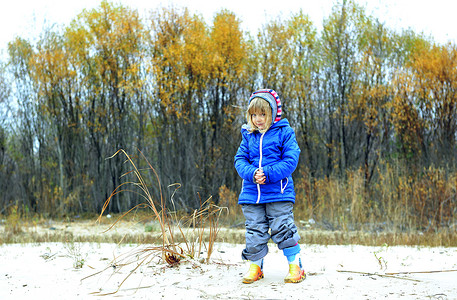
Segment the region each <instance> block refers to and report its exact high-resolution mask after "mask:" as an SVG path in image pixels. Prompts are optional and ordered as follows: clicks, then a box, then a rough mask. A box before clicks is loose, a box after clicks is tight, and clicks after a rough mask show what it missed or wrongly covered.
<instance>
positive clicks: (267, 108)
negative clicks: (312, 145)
mask: <svg viewBox="0 0 457 300" xmlns="http://www.w3.org/2000/svg"><path fill="white" fill-rule="evenodd" d="M281 112H282V110H281V101H280V99H279V97H278V94H277V93H276V92H275V91H274V90H259V91H256V92H254V93H253V94H252V95H251V97H250V99H249V106H248V109H247V112H246V118H247V122H248V124H245V125H243V126H242V129H241V133H242V136H243V139H242V141H241V144H240V147H239V148H238V151H237V153H236V155H235V168H236V170H237V172H238V174H239V175H240V176H241V178H242V179H243V187H242V189H241V193H240V195H239V198H238V203H239V204H241V208H242V210H243V214H244V217H245V218H246V248H245V249H244V250H243V252H242V255H241V256H242V258H243V260H250V261H251V265H250V268H249V271H248V273H247V274H246V275H245V276H244V278H243V283H252V282H254V281H257V280H259V279H261V278H263V258H264V257H265V255H267V253H268V246H267V243H268V240H269V239H270V238H271V239H272V240H273V241H274V242H275V243H276V244H277V245H278V248H279V249H281V250H283V253H284V255H285V256H286V257H287V260H288V262H289V274H288V275H287V277H286V278H285V279H284V281H285V282H292V283H297V282H301V281H303V280H304V279H305V278H306V275H305V272H304V270H303V269H302V266H301V260H300V258H299V252H300V246H299V245H298V240H299V239H300V236H299V235H298V233H297V227H296V226H295V223H294V216H293V213H292V209H293V204H294V203H295V191H294V185H293V182H292V177H291V175H292V172H293V171H294V170H295V168H296V167H297V164H298V157H299V154H300V148H299V147H298V144H297V140H296V139H295V133H294V131H293V129H292V128H291V127H290V125H289V122H288V121H287V119H282V120H281ZM270 230H271V231H270Z"/></svg>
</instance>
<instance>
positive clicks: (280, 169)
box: [263, 127, 300, 183]
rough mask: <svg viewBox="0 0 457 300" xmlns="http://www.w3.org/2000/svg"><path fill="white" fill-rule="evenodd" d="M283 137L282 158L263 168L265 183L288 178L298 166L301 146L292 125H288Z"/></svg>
mask: <svg viewBox="0 0 457 300" xmlns="http://www.w3.org/2000/svg"><path fill="white" fill-rule="evenodd" d="M282 139H283V143H282V145H283V149H282V159H281V160H280V161H279V162H278V163H275V164H273V165H269V166H265V167H264V168H263V172H264V173H265V176H266V180H265V183H274V182H278V181H280V180H281V179H284V178H287V177H289V176H291V175H292V173H293V172H294V171H295V169H296V168H297V165H298V158H299V156H300V148H299V147H298V143H297V139H296V138H295V132H294V130H293V129H292V128H291V127H287V130H284V132H283V137H282Z"/></svg>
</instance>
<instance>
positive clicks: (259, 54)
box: [0, 0, 457, 224]
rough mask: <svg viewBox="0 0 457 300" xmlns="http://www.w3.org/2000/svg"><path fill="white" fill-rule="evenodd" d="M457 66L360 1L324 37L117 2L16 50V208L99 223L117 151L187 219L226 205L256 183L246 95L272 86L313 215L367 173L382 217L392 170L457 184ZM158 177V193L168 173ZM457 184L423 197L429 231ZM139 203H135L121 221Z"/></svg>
mask: <svg viewBox="0 0 457 300" xmlns="http://www.w3.org/2000/svg"><path fill="white" fill-rule="evenodd" d="M456 56H457V49H456V45H455V44H452V43H449V44H446V45H440V44H437V43H436V42H434V41H433V39H432V38H431V37H426V36H424V35H422V34H418V33H415V32H414V31H411V30H403V31H401V32H397V31H395V30H393V29H391V28H388V27H387V26H386V25H385V24H384V23H383V22H382V20H379V19H376V18H374V17H372V16H370V15H368V14H367V13H366V11H365V9H364V7H363V6H360V5H358V4H356V3H355V2H353V1H350V0H347V1H346V0H344V1H340V2H337V3H335V5H334V7H333V10H332V12H331V14H330V15H329V16H328V17H326V18H325V19H324V20H323V25H322V28H320V29H318V28H316V26H315V25H314V24H313V23H312V21H311V20H310V18H309V17H308V16H307V15H306V14H305V13H304V12H303V11H300V12H297V13H295V14H293V15H291V16H289V17H287V18H286V19H281V18H277V19H271V20H265V23H264V24H262V27H261V28H260V29H259V31H258V32H256V33H255V34H253V33H250V32H244V31H243V30H242V29H241V20H240V19H239V18H238V17H237V16H236V15H235V14H234V13H233V12H230V11H228V10H221V11H219V12H218V13H217V14H215V16H214V19H213V21H212V23H211V24H207V23H205V21H204V20H203V18H202V17H201V16H200V15H198V14H194V15H192V14H191V13H189V11H188V10H187V9H186V8H176V7H170V8H161V9H157V10H154V11H151V12H150V14H149V15H148V16H146V17H140V15H139V13H138V11H136V10H134V9H131V8H129V7H126V6H122V5H118V4H113V3H110V2H108V1H103V2H102V3H101V4H100V6H99V7H97V8H95V9H92V10H84V11H82V12H81V13H80V14H79V15H78V16H76V17H75V18H74V19H73V20H72V22H71V23H70V24H69V25H68V26H64V27H62V26H60V27H59V26H53V27H48V28H45V29H43V31H42V33H41V35H40V36H39V37H38V39H37V40H36V42H31V41H30V40H26V39H24V38H21V37H18V38H16V39H15V40H13V41H11V42H10V43H9V45H8V60H7V61H4V62H2V64H1V68H0V70H1V74H0V113H1V114H2V121H1V123H0V189H1V195H0V203H1V207H2V208H3V210H2V213H7V207H9V206H11V205H12V204H15V205H18V206H19V207H20V208H21V209H23V210H27V211H32V212H38V213H42V214H46V215H50V216H60V215H66V214H81V213H84V212H99V211H100V210H101V208H102V206H103V203H104V201H105V200H106V199H107V198H108V197H109V196H110V194H111V192H112V191H113V190H114V189H115V188H116V187H117V186H119V185H120V184H121V183H122V182H123V180H124V177H122V175H123V174H124V173H126V172H127V171H128V170H129V169H130V166H129V165H127V164H126V163H125V161H124V160H123V159H122V158H121V157H119V156H116V157H114V158H111V159H109V157H111V156H112V155H113V154H114V153H115V152H116V151H117V150H118V149H125V150H126V151H127V153H129V154H131V155H133V157H134V161H135V162H136V164H137V165H138V166H139V167H141V166H145V164H146V162H145V160H144V158H142V156H141V154H140V153H139V151H141V153H143V154H144V156H145V157H146V158H147V159H148V161H149V163H150V164H151V165H152V166H153V167H154V168H155V169H156V171H157V174H158V177H159V178H160V181H161V182H160V184H161V185H162V187H163V193H164V197H165V198H166V199H168V200H173V206H174V207H175V208H176V209H178V210H188V209H193V208H195V207H198V206H199V203H201V201H203V200H205V199H206V198H208V197H209V196H213V200H214V201H215V202H216V203H219V202H222V201H223V199H222V198H221V197H219V196H220V189H221V187H224V188H225V189H228V190H230V191H233V192H235V193H236V192H237V191H239V189H240V188H241V180H240V179H239V177H238V175H237V173H236V171H235V169H234V167H233V157H234V154H235V152H236V149H237V147H238V145H239V143H240V140H241V135H240V128H241V125H242V124H243V123H244V122H245V120H244V111H245V108H246V104H247V103H246V102H247V99H248V97H249V95H250V93H251V92H252V91H254V90H256V89H259V88H272V89H274V90H276V91H277V92H278V93H279V96H280V98H281V99H282V101H283V111H284V116H285V117H286V118H288V119H289V121H290V123H291V125H292V127H293V128H294V129H295V132H296V135H297V140H298V142H299V145H300V148H301V150H302V153H301V157H300V163H299V166H298V169H297V171H296V172H295V173H294V176H295V178H296V180H297V182H298V183H297V189H298V190H297V197H302V198H306V199H304V200H303V201H304V203H306V205H304V206H306V207H308V208H307V209H308V210H307V212H308V213H309V214H310V216H309V217H312V215H313V213H315V211H317V210H318V208H319V207H320V206H322V203H323V202H325V201H326V200H325V199H323V194H319V191H320V190H319V185H320V184H322V182H323V181H325V180H329V179H332V178H334V179H335V178H336V179H338V180H339V181H340V182H343V183H344V182H348V181H350V179H351V176H352V175H353V174H355V173H354V172H356V173H357V174H359V175H360V178H361V182H362V183H361V186H362V187H363V188H362V192H361V195H362V196H363V199H364V201H366V202H367V201H368V202H369V203H370V207H372V208H373V207H377V208H378V209H379V208H380V207H382V206H383V205H385V203H383V201H382V200H381V198H379V195H377V193H376V191H379V182H380V178H384V177H385V176H386V174H395V175H394V176H396V177H397V178H406V179H405V180H412V181H415V182H418V181H420V180H421V178H424V176H425V175H424V174H427V173H426V172H427V170H429V171H430V172H432V173H433V172H435V171H436V172H439V173H440V174H444V175H443V178H442V180H443V182H446V183H449V182H450V180H451V179H452V178H455V177H453V176H454V175H455V173H456V171H457V170H456V157H457V156H456V154H457V151H456V147H455V143H456V138H457V136H456V132H457V94H456V91H457V59H456V58H457V57H456ZM392 166H395V171H394V172H392V173H386V172H387V171H386V170H392ZM351 174H352V175H351ZM434 174H435V173H434ZM383 176H384V177H383ZM145 178H147V180H148V182H149V184H150V185H151V187H152V189H153V190H154V191H155V193H158V189H157V184H158V183H157V182H156V181H155V180H154V176H151V174H145ZM452 180H453V179H452ZM452 180H451V182H452ZM456 182H457V181H456ZM177 184H179V185H180V188H179V189H177V190H176V187H177V186H178V185H177ZM401 184H402V183H401V182H397V183H396V184H395V186H396V190H395V191H396V192H395V193H397V194H399V193H401V191H404V189H401V188H400V187H401ZM409 186H410V187H411V184H410V185H409ZM154 187H155V188H154ZM451 187H452V184H451ZM455 187H456V183H455V182H454V189H452V188H451V189H450V191H451V192H450V193H451V194H450V196H446V197H447V198H444V199H442V200H439V199H438V200H437V199H435V198H431V197H429V196H424V198H421V199H420V200H419V202H418V203H416V204H415V205H416V206H417V208H421V209H419V210H417V211H415V212H413V213H415V214H418V213H420V212H422V213H423V212H424V211H425V208H426V207H428V208H430V209H429V210H427V211H428V212H427V213H426V214H425V216H422V217H423V218H424V219H423V221H424V222H427V220H428V221H430V218H431V219H433V220H434V221H436V222H437V223H440V224H441V223H443V222H444V223H445V222H450V221H451V220H453V218H454V214H455V212H456V206H455V203H456V197H455V190H456V188H455ZM430 188H433V186H432V187H430ZM452 190H453V191H454V192H453V194H452ZM156 197H160V195H159V194H156ZM411 197H413V198H414V197H416V196H411ZM139 202H142V200H141V197H138V196H137V195H135V194H131V193H120V194H117V195H115V197H114V199H113V201H111V203H110V207H109V208H108V210H109V211H112V212H122V211H126V210H128V209H130V208H131V207H133V206H134V205H136V204H138V203H139ZM416 206H414V207H416ZM440 209H441V211H440V213H441V217H440V218H439V219H438V218H437V217H436V216H437V210H440ZM382 211H383V209H380V210H379V213H382ZM443 212H444V215H443Z"/></svg>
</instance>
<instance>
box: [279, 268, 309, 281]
mask: <svg viewBox="0 0 457 300" xmlns="http://www.w3.org/2000/svg"><path fill="white" fill-rule="evenodd" d="M300 265H301V264H300ZM300 265H296V264H289V274H287V276H286V278H284V282H285V283H299V282H302V281H303V280H305V278H306V274H305V270H303V269H302V268H300Z"/></svg>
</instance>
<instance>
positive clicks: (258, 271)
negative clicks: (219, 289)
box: [243, 264, 263, 283]
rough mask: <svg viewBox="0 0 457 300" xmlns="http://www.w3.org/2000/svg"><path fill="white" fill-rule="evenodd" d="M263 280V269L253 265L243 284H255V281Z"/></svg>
mask: <svg viewBox="0 0 457 300" xmlns="http://www.w3.org/2000/svg"><path fill="white" fill-rule="evenodd" d="M262 278H263V271H262V268H261V267H259V266H258V265H256V264H251V266H249V271H248V272H247V273H246V275H244V277H243V283H253V282H254V281H257V280H259V279H262Z"/></svg>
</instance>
